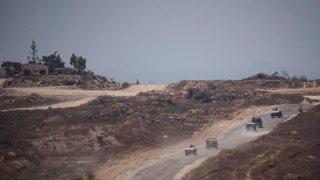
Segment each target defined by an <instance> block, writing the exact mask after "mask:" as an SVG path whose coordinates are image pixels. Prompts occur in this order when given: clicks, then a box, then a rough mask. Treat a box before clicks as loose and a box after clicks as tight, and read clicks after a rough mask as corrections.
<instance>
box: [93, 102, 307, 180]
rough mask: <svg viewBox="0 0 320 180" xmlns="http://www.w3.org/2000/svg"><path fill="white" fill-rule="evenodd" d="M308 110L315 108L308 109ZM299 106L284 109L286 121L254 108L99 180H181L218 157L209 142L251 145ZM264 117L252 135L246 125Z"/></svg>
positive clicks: (111, 165) (108, 170) (104, 172)
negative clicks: (192, 148)
mask: <svg viewBox="0 0 320 180" xmlns="http://www.w3.org/2000/svg"><path fill="white" fill-rule="evenodd" d="M304 106H305V107H304V109H308V108H309V107H311V106H312V105H308V104H306V105H304ZM297 107H298V105H282V106H280V109H281V110H282V111H283V114H284V117H283V118H275V119H271V118H270V115H269V109H270V107H259V108H256V107H255V108H250V109H247V110H246V111H245V112H243V113H240V114H239V115H238V116H236V117H235V119H234V120H232V121H223V122H220V123H218V124H215V125H213V126H212V127H209V128H208V129H207V130H205V131H203V132H202V133H199V134H195V135H194V137H192V138H191V139H189V140H186V141H184V142H182V143H179V144H178V145H175V146H171V147H167V148H162V149H158V150H154V151H146V152H137V153H132V154H131V155H128V156H127V157H125V158H124V159H122V160H117V161H113V162H112V161H111V162H108V163H107V164H106V165H105V166H104V167H102V168H101V169H100V170H99V171H98V173H97V177H98V178H99V179H139V180H141V179H181V178H182V177H183V176H184V175H185V174H186V173H187V172H189V171H190V170H192V169H193V168H195V167H197V166H198V165H199V164H201V162H203V161H204V160H206V158H208V157H210V156H214V155H215V154H217V153H218V152H219V151H218V150H206V149H205V144H204V142H205V139H206V138H208V137H218V142H219V147H220V148H221V149H224V148H228V149H229V148H233V147H235V146H237V145H240V144H243V143H246V142H249V141H251V140H254V139H256V138H257V137H259V136H261V135H263V134H266V133H268V132H269V131H270V130H271V129H272V128H273V127H275V126H276V125H277V124H278V123H280V122H283V121H285V120H287V119H289V118H291V117H292V116H293V115H295V114H297ZM258 114H260V115H262V119H263V122H264V128H263V129H258V132H255V133H253V132H252V133H248V132H246V131H245V127H244V124H245V123H246V122H247V121H248V120H249V118H251V117H252V116H255V115H258ZM191 143H192V144H195V145H196V146H197V147H198V156H188V157H185V156H184V152H183V149H184V148H185V147H187V146H188V145H189V144H191Z"/></svg>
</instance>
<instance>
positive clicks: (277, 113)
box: [270, 107, 282, 118]
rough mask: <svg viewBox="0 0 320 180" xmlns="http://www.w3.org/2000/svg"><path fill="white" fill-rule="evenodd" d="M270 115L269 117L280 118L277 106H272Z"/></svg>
mask: <svg viewBox="0 0 320 180" xmlns="http://www.w3.org/2000/svg"><path fill="white" fill-rule="evenodd" d="M270 115H271V118H275V117H278V118H282V112H281V111H280V110H279V109H278V108H277V107H275V108H272V111H271V113H270Z"/></svg>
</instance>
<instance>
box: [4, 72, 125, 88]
mask: <svg viewBox="0 0 320 180" xmlns="http://www.w3.org/2000/svg"><path fill="white" fill-rule="evenodd" d="M43 86H75V87H80V88H82V89H121V88H122V85H121V84H119V83H115V82H114V81H112V80H109V79H107V78H105V77H103V76H97V75H90V76H89V75H61V74H60V75H48V76H20V77H16V78H11V79H8V80H6V81H5V82H4V83H3V87H4V88H6V87H43Z"/></svg>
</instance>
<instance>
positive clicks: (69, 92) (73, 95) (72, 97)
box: [4, 84, 167, 111]
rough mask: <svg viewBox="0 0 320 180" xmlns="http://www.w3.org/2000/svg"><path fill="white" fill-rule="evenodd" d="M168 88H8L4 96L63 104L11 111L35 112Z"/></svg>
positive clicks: (133, 86)
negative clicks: (42, 98)
mask: <svg viewBox="0 0 320 180" xmlns="http://www.w3.org/2000/svg"><path fill="white" fill-rule="evenodd" d="M166 87H167V85H166V84H140V85H132V86H130V87H129V88H126V89H122V90H117V91H112V90H103V91H102V90H82V89H70V88H67V87H37V88H7V89H6V90H7V91H6V92H5V93H4V95H7V96H10V95H11V96H26V95H30V94H32V93H36V94H38V95H40V96H45V97H55V98H57V99H60V100H61V101H63V102H61V103H57V104H51V105H44V106H38V107H30V108H16V109H9V110H4V111H11V110H35V109H48V108H49V107H51V108H67V107H76V106H80V105H82V104H85V103H88V102H89V101H91V100H93V99H95V98H96V97H98V96H104V95H108V96H135V95H137V94H138V93H141V92H148V91H163V90H165V89H166Z"/></svg>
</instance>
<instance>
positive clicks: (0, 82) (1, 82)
mask: <svg viewBox="0 0 320 180" xmlns="http://www.w3.org/2000/svg"><path fill="white" fill-rule="evenodd" d="M6 80H7V79H2V78H0V86H2V84H3V83H4V82H5V81H6Z"/></svg>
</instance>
